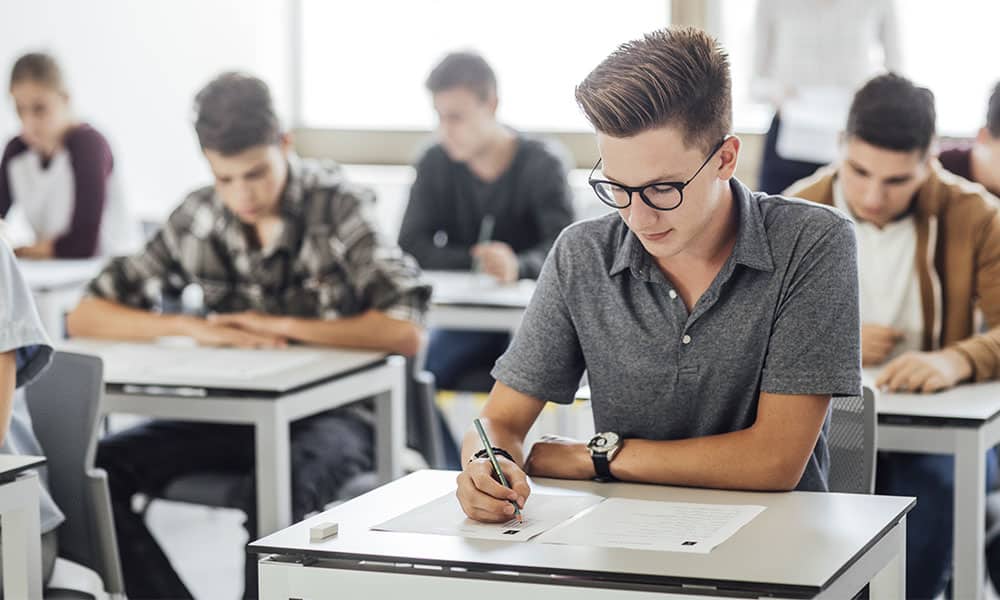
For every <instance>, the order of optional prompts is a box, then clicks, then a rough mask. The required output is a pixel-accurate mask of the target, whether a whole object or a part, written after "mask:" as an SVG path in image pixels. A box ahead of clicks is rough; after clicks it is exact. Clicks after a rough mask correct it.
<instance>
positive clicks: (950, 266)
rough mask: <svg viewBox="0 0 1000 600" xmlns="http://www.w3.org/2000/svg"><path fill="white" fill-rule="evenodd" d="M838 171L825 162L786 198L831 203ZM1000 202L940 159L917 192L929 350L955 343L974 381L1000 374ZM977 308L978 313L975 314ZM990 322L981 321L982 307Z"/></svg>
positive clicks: (919, 263)
mask: <svg viewBox="0 0 1000 600" xmlns="http://www.w3.org/2000/svg"><path fill="white" fill-rule="evenodd" d="M835 178H836V169H834V168H832V167H825V168H823V169H820V170H819V171H817V172H816V174H814V175H813V176H811V177H808V178H806V179H803V180H802V181H799V182H797V183H795V184H794V185H792V187H790V188H789V189H788V190H787V191H786V192H785V195H786V196H794V197H797V198H803V199H805V200H811V201H813V202H818V203H820V204H826V205H828V206H833V182H834V180H835ZM998 208H1000V201H998V200H997V198H995V197H994V196H992V195H990V194H989V192H987V191H986V190H985V189H984V188H983V187H982V186H980V185H978V184H975V183H970V182H968V181H966V180H964V179H962V178H960V177H957V176H955V175H952V174H950V173H948V172H946V171H944V169H942V168H941V167H940V165H938V164H937V161H935V162H934V167H933V169H932V172H931V175H930V177H929V178H928V179H927V181H926V182H925V183H924V185H923V186H921V188H920V189H919V190H918V191H917V198H916V204H915V205H914V211H915V213H914V217H915V221H916V227H917V255H916V256H915V257H914V259H915V261H916V266H917V275H918V277H919V280H920V297H921V302H922V304H923V313H924V339H923V349H924V350H938V349H941V348H949V347H951V348H955V349H956V350H958V351H959V352H961V353H962V354H964V355H965V357H966V358H968V360H969V362H970V363H971V364H972V368H973V381H986V380H990V379H998V378H1000V213H998ZM977 309H978V311H977ZM979 311H981V316H982V317H985V319H986V324H987V325H988V327H989V330H987V331H986V332H985V333H978V332H980V331H983V328H982V325H981V323H979V322H978V321H979V317H980V312H979Z"/></svg>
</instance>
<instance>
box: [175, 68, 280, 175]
mask: <svg viewBox="0 0 1000 600" xmlns="http://www.w3.org/2000/svg"><path fill="white" fill-rule="evenodd" d="M194 110H195V115H196V116H195V123H194V130H195V132H196V133H197V134H198V142H199V143H200V144H201V148H202V150H215V151H216V152H219V153H221V154H223V155H226V156H232V155H234V154H239V153H240V152H243V151H244V150H247V149H249V148H253V147H254V146H260V145H263V144H277V143H278V142H279V141H280V140H281V135H282V130H281V124H280V122H279V121H278V115H277V114H276V113H275V111H274V103H273V102H272V101H271V91H270V90H269V89H268V87H267V84H266V83H264V82H263V81H261V80H260V79H258V78H256V77H253V76H251V75H247V74H246V73H236V72H230V73H223V74H222V75H219V76H218V77H216V78H215V79H213V80H212V81H211V82H209V84H208V85H206V86H205V87H204V88H202V90H201V91H200V92H198V95H197V96H195V99H194Z"/></svg>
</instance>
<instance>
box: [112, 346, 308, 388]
mask: <svg viewBox="0 0 1000 600" xmlns="http://www.w3.org/2000/svg"><path fill="white" fill-rule="evenodd" d="M101 356H102V358H103V359H104V362H105V364H106V365H108V368H109V377H108V378H109V379H116V378H117V379H127V376H128V375H130V374H131V375H136V374H142V375H157V376H162V377H165V378H170V379H173V378H185V377H189V378H214V379H236V380H242V379H246V378H249V377H264V376H267V375H273V374H276V373H281V372H283V371H286V370H289V369H293V368H296V367H300V366H302V365H304V364H308V363H310V362H313V361H314V360H318V359H319V357H318V355H316V354H315V353H310V352H288V351H283V350H242V349H237V348H199V347H190V348H170V347H162V348H161V347H157V346H148V345H142V344H116V345H114V346H112V347H110V348H108V349H107V350H105V351H103V352H101Z"/></svg>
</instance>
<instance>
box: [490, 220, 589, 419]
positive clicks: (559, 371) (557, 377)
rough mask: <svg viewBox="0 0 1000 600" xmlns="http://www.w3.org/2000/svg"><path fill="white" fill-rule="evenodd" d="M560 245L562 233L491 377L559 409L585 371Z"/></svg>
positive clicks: (568, 400) (570, 399)
mask: <svg viewBox="0 0 1000 600" xmlns="http://www.w3.org/2000/svg"><path fill="white" fill-rule="evenodd" d="M565 240H566V234H565V233H564V234H563V235H562V236H560V237H559V239H557V240H556V243H555V245H554V247H553V249H552V253H551V254H550V255H549V257H548V258H547V259H546V260H545V263H544V265H543V266H542V272H541V275H539V277H538V284H537V286H536V287H535V293H534V295H532V297H531V302H530V303H529V304H528V308H527V310H525V313H524V319H523V320H522V321H521V326H520V327H519V328H518V330H517V333H516V334H515V335H514V339H513V341H512V342H511V344H510V347H509V348H508V349H507V351H506V352H504V354H503V355H502V356H501V357H500V358H499V359H498V360H497V363H496V366H495V367H494V368H493V371H492V373H491V375H492V376H493V378H494V379H496V380H497V381H500V382H502V383H503V384H504V385H506V386H509V387H511V388H513V389H515V390H517V391H519V392H521V393H522V394H527V395H528V396H531V397H533V398H537V399H539V400H543V401H546V402H556V403H559V404H571V403H572V402H573V398H574V396H575V394H576V390H577V388H578V386H579V384H580V378H581V377H582V376H583V371H584V368H585V366H586V365H585V362H584V358H583V351H582V349H581V348H580V340H579V337H578V336H577V333H576V326H575V325H574V324H573V319H572V316H571V315H570V311H569V307H568V305H567V304H566V297H565V289H566V288H565V286H564V285H563V282H562V276H561V273H562V272H563V269H562V268H560V267H561V263H562V261H564V260H567V259H568V258H569V253H568V251H567V248H566V244H563V243H562V242H564V241H565Z"/></svg>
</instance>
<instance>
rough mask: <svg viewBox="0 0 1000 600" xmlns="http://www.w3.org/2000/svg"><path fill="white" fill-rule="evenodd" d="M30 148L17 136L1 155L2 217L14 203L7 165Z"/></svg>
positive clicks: (0, 214)
mask: <svg viewBox="0 0 1000 600" xmlns="http://www.w3.org/2000/svg"><path fill="white" fill-rule="evenodd" d="M27 150H28V145H27V144H25V143H24V141H23V140H22V139H21V138H20V137H16V138H14V139H12V140H11V141H10V142H8V143H7V146H6V147H5V148H4V150H3V156H2V157H0V219H2V218H4V217H6V216H7V212H8V211H10V207H11V206H12V205H13V204H14V192H13V191H12V190H11V189H10V178H9V177H10V176H9V175H8V174H7V167H8V166H9V165H10V160H11V159H12V158H14V157H15V156H17V155H18V154H20V153H22V152H26V151H27Z"/></svg>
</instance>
